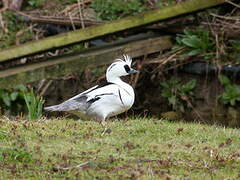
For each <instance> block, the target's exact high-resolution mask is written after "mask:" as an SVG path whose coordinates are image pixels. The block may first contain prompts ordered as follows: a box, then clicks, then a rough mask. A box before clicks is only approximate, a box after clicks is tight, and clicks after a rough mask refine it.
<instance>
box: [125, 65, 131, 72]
mask: <svg viewBox="0 0 240 180" xmlns="http://www.w3.org/2000/svg"><path fill="white" fill-rule="evenodd" d="M124 69H125V71H126V72H127V73H129V71H130V67H129V66H128V65H124Z"/></svg>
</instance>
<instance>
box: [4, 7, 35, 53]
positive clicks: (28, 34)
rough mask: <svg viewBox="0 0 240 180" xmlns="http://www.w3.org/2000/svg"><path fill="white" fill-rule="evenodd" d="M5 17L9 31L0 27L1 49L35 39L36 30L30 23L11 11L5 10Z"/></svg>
mask: <svg viewBox="0 0 240 180" xmlns="http://www.w3.org/2000/svg"><path fill="white" fill-rule="evenodd" d="M3 19H4V22H5V23H6V24H5V25H6V28H7V29H8V31H4V29H3V28H0V49H2V48H7V47H9V46H12V45H15V44H16V42H17V43H25V42H27V41H30V40H33V39H34V32H33V30H32V28H28V27H29V25H28V24H27V23H26V22H24V21H22V20H21V18H20V17H17V16H16V15H15V14H14V13H13V12H11V11H5V12H3Z"/></svg>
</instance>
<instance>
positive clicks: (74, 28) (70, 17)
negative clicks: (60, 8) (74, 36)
mask: <svg viewBox="0 0 240 180" xmlns="http://www.w3.org/2000/svg"><path fill="white" fill-rule="evenodd" d="M68 16H69V19H70V21H71V24H72V28H73V30H76V27H75V25H74V22H73V20H72V16H71V14H70V13H68Z"/></svg>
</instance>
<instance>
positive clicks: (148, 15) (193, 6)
mask: <svg viewBox="0 0 240 180" xmlns="http://www.w3.org/2000/svg"><path fill="white" fill-rule="evenodd" d="M224 2H225V0H201V1H199V0H189V1H186V2H183V3H179V4H177V5H175V6H171V7H165V8H162V9H156V10H153V11H149V12H145V13H143V14H139V15H136V16H131V17H127V18H123V19H120V20H116V21H112V22H109V23H106V24H102V25H96V26H91V27H88V28H85V29H80V30H76V31H73V32H69V33H64V34H60V35H57V36H52V37H49V38H45V39H42V40H38V41H33V42H29V43H26V44H23V45H20V46H15V47H11V48H8V49H3V50H2V51H0V62H1V61H6V60H8V59H13V58H18V57H22V56H25V55H30V54H33V53H37V52H40V51H45V50H48V49H52V48H57V47H61V46H66V45H69V44H72V43H76V42H80V41H86V40H89V39H92V38H96V37H98V36H102V35H106V34H110V33H114V32H118V31H122V30H126V29H129V28H133V27H137V26H142V25H145V24H149V23H153V22H156V21H159V20H164V19H168V18H171V17H175V16H178V15H181V14H186V13H190V12H193V11H197V10H201V9H204V8H208V7H212V6H215V5H218V4H221V3H224Z"/></svg>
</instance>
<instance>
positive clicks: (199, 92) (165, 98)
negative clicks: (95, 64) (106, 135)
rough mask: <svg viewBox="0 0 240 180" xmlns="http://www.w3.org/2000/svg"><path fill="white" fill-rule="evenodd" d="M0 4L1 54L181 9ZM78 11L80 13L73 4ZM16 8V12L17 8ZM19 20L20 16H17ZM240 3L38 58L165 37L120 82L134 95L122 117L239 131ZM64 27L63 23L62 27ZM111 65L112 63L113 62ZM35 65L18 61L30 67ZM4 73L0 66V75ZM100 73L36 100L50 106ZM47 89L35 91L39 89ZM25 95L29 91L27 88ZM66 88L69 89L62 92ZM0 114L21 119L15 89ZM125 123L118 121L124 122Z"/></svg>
mask: <svg viewBox="0 0 240 180" xmlns="http://www.w3.org/2000/svg"><path fill="white" fill-rule="evenodd" d="M16 2H18V3H19V4H15V5H14V4H11V3H10V1H3V2H1V4H0V6H1V8H2V9H1V19H0V20H1V29H0V31H1V33H0V34H1V35H0V48H2V49H3V48H7V47H10V46H13V45H20V44H22V43H25V42H28V41H31V40H38V39H41V38H44V37H47V36H50V35H55V34H59V33H62V32H68V31H71V30H74V29H78V28H84V27H86V26H90V25H94V24H98V23H104V22H106V21H111V20H115V19H119V18H122V17H125V16H129V15H135V14H138V13H141V12H143V11H147V10H152V9H155V8H164V7H165V6H169V5H174V4H177V3H181V2H183V1H180V0H125V1H122V0H107V1H105V0H92V1H76V0H70V1H69V0H68V1H65V0H52V1H45V0H29V1H23V2H22V3H21V1H16ZM78 2H79V3H82V5H81V7H80V8H81V12H80V10H79V6H78V4H77V3H78ZM17 5H18V6H17ZM19 11H20V12H21V13H22V15H21V16H19V14H18V15H17V13H19ZM26 14H27V15H28V16H35V17H45V18H48V19H49V21H50V20H51V19H52V18H62V19H68V21H69V19H71V18H79V16H81V17H80V18H83V19H84V20H88V21H86V22H88V23H85V24H81V25H74V24H72V25H67V24H66V25H61V26H59V25H52V24H39V23H37V22H31V21H30V20H29V19H28V18H26V17H27V16H26ZM239 14H240V12H239V3H237V2H228V3H226V4H224V5H221V6H218V7H215V8H211V9H207V10H203V11H201V12H197V13H193V14H189V15H185V16H181V17H177V18H174V19H170V20H168V21H164V22H159V23H155V24H153V25H149V26H147V27H140V28H137V29H132V30H129V31H124V32H120V33H117V34H112V35H108V36H105V37H102V38H100V39H98V40H97V41H96V40H94V41H90V42H86V43H81V44H76V45H73V46H71V47H65V48H62V49H60V50H57V51H54V50H53V51H51V52H49V53H45V54H43V55H42V56H46V57H48V56H51V55H52V54H57V55H60V54H64V53H69V52H74V51H80V50H82V49H86V48H89V47H92V46H98V45H101V44H102V43H108V42H114V41H116V40H119V39H123V38H128V37H129V36H131V35H135V34H138V33H143V32H154V33H158V34H161V35H171V36H172V40H173V42H174V43H175V45H174V46H173V47H172V48H171V49H169V50H167V51H164V52H159V53H155V54H149V55H146V56H144V57H139V58H137V59H135V60H134V62H135V65H134V66H136V67H137V68H138V69H139V70H140V71H141V73H140V74H138V75H137V76H133V77H130V78H127V79H126V80H127V81H128V82H130V83H131V84H132V85H133V86H134V87H135V89H136V103H135V105H134V107H133V109H132V110H130V112H129V114H134V115H144V116H157V117H164V118H168V119H171V120H174V121H178V120H182V119H184V120H186V121H197V122H203V123H206V122H207V123H212V124H215V123H217V124H223V125H229V126H234V127H235V126H239V124H240V116H239V112H240V111H239V108H238V105H239V101H240V88H239V85H238V83H239V80H238V79H239V78H238V77H239V71H240V68H239V66H238V64H239V62H240V39H239V35H240V34H239V33H240V24H239ZM66 23H67V20H66ZM114 58H115V57H113V59H114ZM31 61H34V58H32V57H29V58H26V59H22V60H21V61H20V62H18V63H20V64H22V63H31ZM8 66H10V65H9V64H0V69H4V68H6V67H8ZM105 69H106V66H103V67H99V68H96V69H86V70H85V71H84V72H79V73H78V74H68V75H66V76H65V77H63V78H61V79H58V80H53V81H52V80H43V81H42V82H38V83H34V84H32V85H29V87H30V88H31V87H34V89H35V91H36V93H38V94H40V95H41V96H43V97H44V99H45V100H46V101H45V104H46V105H50V104H56V103H60V102H62V101H63V100H66V99H68V98H70V97H71V96H73V95H75V94H77V93H79V92H82V91H83V90H85V89H87V88H89V87H91V86H93V85H94V84H96V83H98V82H100V81H102V80H103V79H104V72H105ZM43 84H44V85H46V84H47V85H48V86H44V87H46V88H42V86H43ZM29 87H28V88H29ZM69 87H71V88H69ZM0 103H1V113H2V114H5V115H6V114H8V115H15V116H16V115H21V114H25V113H26V112H27V107H26V105H25V101H24V91H23V90H22V88H20V87H18V86H17V87H14V88H13V89H12V90H5V89H1V90H0ZM123 116H124V115H123Z"/></svg>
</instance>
